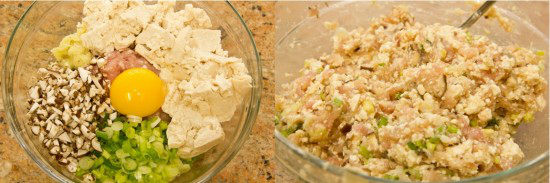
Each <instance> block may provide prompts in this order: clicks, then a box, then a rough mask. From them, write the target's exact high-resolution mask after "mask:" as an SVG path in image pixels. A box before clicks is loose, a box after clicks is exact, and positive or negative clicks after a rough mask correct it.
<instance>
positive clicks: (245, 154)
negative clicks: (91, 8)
mask: <svg viewBox="0 0 550 183" xmlns="http://www.w3.org/2000/svg"><path fill="white" fill-rule="evenodd" d="M30 4H31V2H0V53H1V55H2V56H3V55H4V54H3V53H4V51H5V49H6V44H7V42H8V40H9V36H10V34H11V32H12V30H13V28H14V27H15V24H16V23H17V20H18V19H19V17H20V16H21V15H22V14H23V12H24V11H25V10H26V9H27V7H28V6H29V5H30ZM233 5H234V6H235V7H236V8H237V10H238V11H239V12H240V13H241V15H242V17H243V18H244V20H245V22H246V23H247V25H248V27H249V28H250V30H251V31H252V33H253V35H254V39H255V41H256V44H257V48H258V51H259V52H260V56H261V59H262V68H263V78H262V79H263V87H264V88H263V93H262V99H261V100H262V103H261V106H260V111H259V113H258V117H257V120H256V124H255V125H254V127H253V129H252V132H251V134H250V136H249V137H248V140H247V141H246V142H245V144H244V145H243V147H242V149H241V150H240V151H239V153H238V154H237V155H236V156H235V158H234V159H233V160H232V161H231V162H230V163H229V164H228V165H227V166H226V167H225V168H224V169H223V170H222V171H221V172H220V173H219V174H218V175H216V176H215V177H214V178H213V182H274V179H275V178H274V176H275V175H274V167H275V165H274V162H273V156H274V153H273V148H274V147H273V139H274V137H273V133H272V132H273V129H274V126H273V123H272V118H271V116H272V115H271V114H273V108H272V107H271V106H273V105H274V97H273V87H274V82H273V55H274V52H273V49H272V48H273V45H274V42H275V41H274V32H275V31H274V25H273V20H274V14H273V8H274V3H273V2H234V3H233ZM2 59H3V57H0V63H1V61H2ZM4 115H5V114H4V113H3V106H2V105H0V182H53V179H50V178H49V177H48V176H47V175H46V174H45V173H44V172H42V171H41V170H40V169H39V168H38V166H37V165H36V164H35V163H34V162H32V160H30V159H29V157H28V156H27V154H26V153H25V152H24V150H23V149H22V148H21V147H20V146H19V145H18V144H17V142H16V140H15V139H14V138H13V137H12V136H11V135H10V134H11V131H10V129H9V125H7V124H6V123H5V122H4Z"/></svg>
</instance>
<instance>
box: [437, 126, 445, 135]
mask: <svg viewBox="0 0 550 183" xmlns="http://www.w3.org/2000/svg"><path fill="white" fill-rule="evenodd" d="M444 128H445V126H440V127H438V128H437V132H439V133H443V129H444Z"/></svg>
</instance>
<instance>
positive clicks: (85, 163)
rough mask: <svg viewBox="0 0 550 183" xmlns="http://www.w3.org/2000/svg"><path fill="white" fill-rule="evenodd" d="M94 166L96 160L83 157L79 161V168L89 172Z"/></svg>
mask: <svg viewBox="0 0 550 183" xmlns="http://www.w3.org/2000/svg"><path fill="white" fill-rule="evenodd" d="M93 165H94V160H92V158H90V157H83V158H81V159H80V160H79V161H78V168H80V169H82V170H88V169H90V168H92V166H93Z"/></svg>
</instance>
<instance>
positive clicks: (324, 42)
mask: <svg viewBox="0 0 550 183" xmlns="http://www.w3.org/2000/svg"><path fill="white" fill-rule="evenodd" d="M395 5H406V6H409V7H410V8H409V10H410V12H411V13H412V14H413V15H414V16H415V17H416V20H417V21H418V22H421V23H423V24H433V23H442V24H449V25H457V26H458V25H460V24H461V23H462V22H463V21H464V20H466V19H467V18H468V16H469V14H470V13H471V12H473V7H472V5H473V4H472V3H468V2H300V3H298V2H292V3H290V2H286V3H278V4H277V6H276V14H277V17H276V23H277V29H276V34H275V35H276V40H278V42H277V44H276V49H275V50H276V51H275V58H276V63H277V64H275V72H276V73H279V74H277V75H275V82H276V90H275V92H276V93H281V92H282V87H281V85H282V84H285V83H289V82H291V81H292V80H294V79H295V78H296V77H297V76H298V75H299V74H298V71H299V69H301V68H302V67H303V61H304V60H305V59H307V58H318V57H319V56H321V54H322V53H330V51H331V50H332V41H331V36H332V34H333V33H332V32H331V31H329V30H327V29H325V28H324V26H323V23H324V22H325V21H337V22H338V23H339V24H340V26H342V27H344V28H346V29H347V30H351V29H354V28H357V27H358V26H362V27H368V26H369V24H370V23H371V21H370V20H371V18H375V17H379V16H380V15H386V14H388V13H389V12H390V11H391V9H392V7H393V6H395ZM495 6H496V7H495V8H496V9H497V10H498V12H499V13H500V14H501V16H503V17H506V18H508V19H510V21H511V23H512V24H513V27H512V32H506V31H504V30H503V28H502V27H500V25H499V23H497V21H495V20H492V19H484V18H482V19H480V20H479V21H478V22H477V23H475V24H474V25H473V26H472V27H471V28H470V31H471V32H473V33H475V34H482V35H487V36H488V37H489V38H490V39H492V40H493V41H496V42H497V43H498V44H501V45H503V44H506V45H507V44H518V45H520V46H523V47H527V48H531V49H534V50H543V51H545V52H546V53H547V54H546V55H545V57H546V60H548V9H547V8H548V3H547V2H500V1H499V2H497V3H496V4H495ZM317 10H319V11H318V12H317ZM545 66H546V68H548V62H545ZM285 73H289V74H290V75H288V74H285ZM544 77H545V78H546V80H548V69H546V70H545V72H544ZM545 97H546V101H548V91H546V94H545ZM548 121H549V117H548V105H547V107H546V108H545V109H544V111H543V112H539V113H537V114H536V120H535V121H534V122H533V123H529V124H523V125H521V126H520V128H519V129H518V131H517V133H516V134H515V135H514V137H515V140H516V142H517V143H518V144H519V146H520V147H521V149H522V150H523V151H524V153H525V158H524V161H523V162H522V163H521V164H519V165H517V166H516V167H514V168H512V169H509V170H506V171H502V172H499V173H496V174H492V175H487V176H480V177H475V178H471V179H465V180H462V181H461V182H500V181H510V182H546V181H548ZM275 138H276V140H275V154H276V159H277V160H278V161H279V162H280V164H281V166H282V167H278V168H279V169H284V170H285V171H286V172H289V173H291V174H294V175H295V176H297V177H299V178H300V179H301V180H303V181H308V182H316V183H317V182H395V181H390V180H385V179H380V178H375V177H370V176H368V175H366V174H364V173H361V172H356V171H352V170H349V169H345V168H341V167H336V166H333V165H331V164H329V163H327V162H325V161H324V160H321V159H319V158H317V157H315V156H313V155H311V154H309V153H307V152H306V151H304V150H302V149H300V148H299V147H297V146H295V145H294V144H292V143H291V142H290V141H288V140H287V139H286V138H285V137H284V136H282V135H281V134H280V133H279V132H278V131H276V132H275Z"/></svg>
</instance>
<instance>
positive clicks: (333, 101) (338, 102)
mask: <svg viewBox="0 0 550 183" xmlns="http://www.w3.org/2000/svg"><path fill="white" fill-rule="evenodd" d="M332 103H333V104H334V106H336V107H341V106H342V105H343V104H344V102H343V101H342V100H340V99H338V98H334V99H333V100H332Z"/></svg>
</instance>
